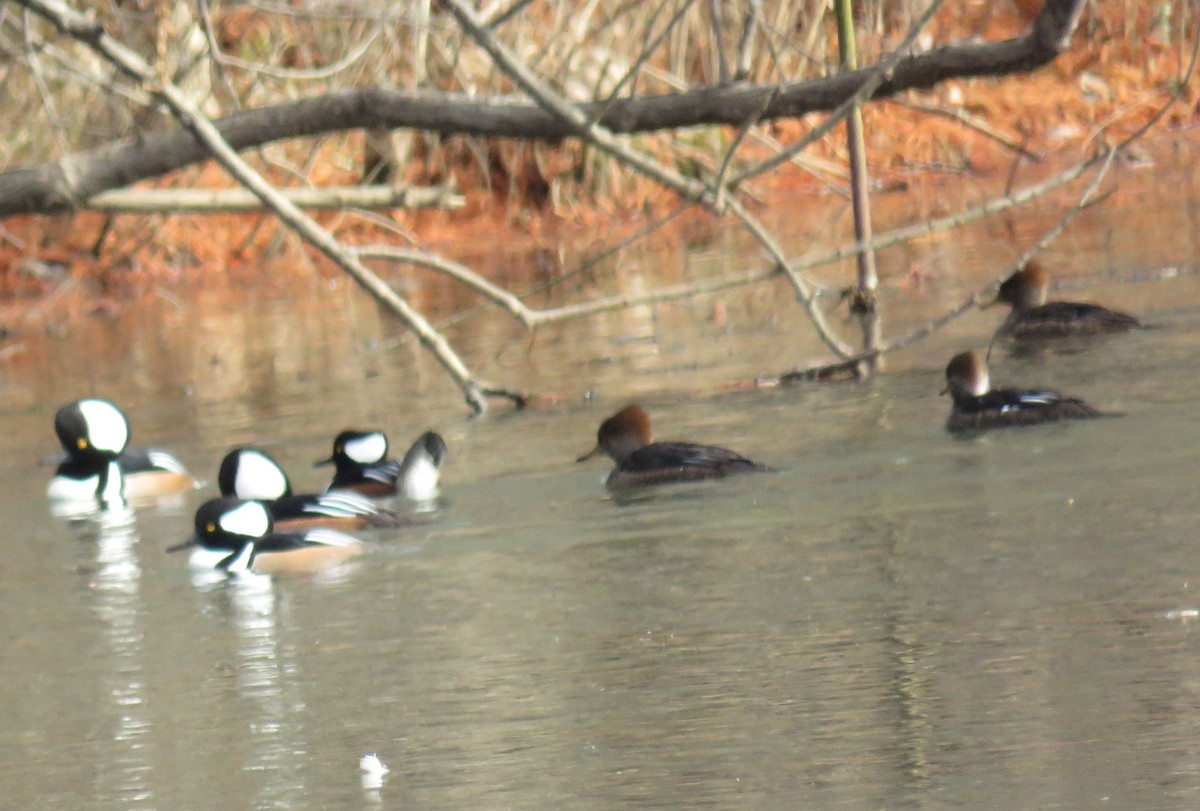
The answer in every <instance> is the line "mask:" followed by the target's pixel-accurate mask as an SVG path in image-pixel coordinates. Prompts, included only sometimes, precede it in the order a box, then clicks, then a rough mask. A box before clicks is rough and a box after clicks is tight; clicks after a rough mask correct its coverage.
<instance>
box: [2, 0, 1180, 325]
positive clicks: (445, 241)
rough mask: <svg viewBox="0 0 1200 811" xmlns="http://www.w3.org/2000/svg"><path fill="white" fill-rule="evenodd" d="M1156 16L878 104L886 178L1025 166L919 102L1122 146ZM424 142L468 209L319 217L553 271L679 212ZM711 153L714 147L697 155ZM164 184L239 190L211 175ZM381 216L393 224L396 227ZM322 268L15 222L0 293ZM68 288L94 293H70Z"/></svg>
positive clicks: (221, 220) (781, 173)
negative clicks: (1036, 65) (1050, 54)
mask: <svg viewBox="0 0 1200 811" xmlns="http://www.w3.org/2000/svg"><path fill="white" fill-rule="evenodd" d="M1154 6H1155V4H1146V3H1141V4H1137V3H1135V4H1133V5H1130V4H1129V3H1099V4H1097V3H1093V4H1089V5H1088V6H1087V7H1086V10H1085V12H1084V17H1083V19H1082V20H1081V23H1080V28H1079V31H1078V32H1077V33H1076V35H1075V38H1074V45H1073V47H1072V49H1071V50H1070V51H1069V52H1068V53H1066V54H1064V55H1063V56H1062V57H1061V58H1060V59H1059V60H1057V61H1056V62H1055V63H1054V64H1053V65H1051V66H1049V67H1048V68H1046V69H1043V70H1041V71H1038V72H1036V73H1034V74H1032V75H1027V76H1014V77H1006V78H998V79H981V80H961V81H951V82H947V83H945V84H943V85H941V86H939V87H938V88H936V89H934V90H932V91H929V92H927V93H923V94H913V95H912V96H911V97H907V98H900V99H896V100H894V101H890V102H887V103H883V104H878V105H872V106H870V107H869V108H868V109H867V110H866V114H865V120H866V124H867V133H868V147H869V153H870V163H871V170H872V172H873V174H875V175H876V176H877V177H880V178H882V179H883V180H884V182H885V186H890V187H893V188H894V187H898V186H903V187H904V188H906V189H908V192H909V193H910V194H916V193H919V192H920V191H922V190H928V189H933V188H936V184H937V183H938V182H939V180H938V179H939V178H940V177H942V175H941V174H939V173H930V174H926V175H922V174H921V167H938V168H939V169H945V168H947V167H949V168H957V169H958V170H962V171H967V172H970V173H972V174H974V175H976V176H978V175H987V174H989V173H990V174H996V175H1001V176H1002V175H1003V173H1005V172H1006V171H1007V170H1008V167H1009V166H1010V165H1011V162H1012V160H1013V153H1012V152H1011V151H1010V150H1009V149H1007V148H1006V147H1004V146H1001V145H1000V144H998V143H997V142H996V141H995V140H993V139H991V138H989V137H987V136H985V135H983V134H981V133H980V132H978V131H976V130H974V129H970V128H967V127H965V126H963V125H962V124H961V123H958V122H956V121H953V120H951V119H950V118H948V117H940V116H936V115H931V114H930V113H928V112H924V111H918V110H915V109H912V108H911V107H910V106H907V105H906V102H910V101H914V102H921V103H922V104H926V105H935V106H939V107H943V108H946V109H948V110H953V109H962V110H964V111H965V112H967V113H968V114H970V115H971V116H973V117H975V118H977V119H979V120H981V121H985V122H987V123H988V124H989V125H990V126H991V127H993V128H994V129H996V130H998V131H1000V132H1001V133H1004V134H1005V135H1006V136H1007V137H1009V138H1010V139H1012V140H1013V141H1015V142H1018V143H1022V144H1024V145H1025V146H1026V147H1027V148H1029V149H1032V150H1033V151H1035V152H1043V153H1053V152H1060V153H1063V152H1065V153H1067V154H1080V153H1082V152H1086V151H1089V150H1090V149H1091V148H1092V146H1093V144H1092V143H1091V142H1092V140H1093V139H1095V138H1101V137H1102V138H1104V139H1105V140H1108V141H1112V140H1115V139H1116V138H1119V137H1120V136H1121V135H1123V134H1125V133H1128V132H1130V131H1132V130H1133V129H1134V128H1136V127H1138V126H1140V125H1141V124H1143V123H1144V122H1145V121H1146V120H1148V118H1149V117H1150V116H1151V115H1152V114H1153V113H1154V111H1155V109H1156V108H1157V107H1158V106H1160V105H1161V104H1162V103H1163V102H1164V101H1165V99H1166V98H1167V96H1168V93H1169V90H1170V88H1171V86H1172V85H1173V83H1174V81H1175V80H1176V79H1177V73H1178V71H1179V70H1180V69H1181V65H1183V64H1184V62H1185V61H1186V59H1185V57H1186V55H1185V54H1181V53H1179V51H1178V48H1177V47H1174V45H1173V43H1169V42H1166V41H1163V38H1161V37H1159V36H1158V35H1157V34H1156V32H1155V31H1154V30H1153V21H1152V15H1153V13H1154ZM1040 7H1041V2H1040V0H1009V2H1008V3H955V4H947V6H946V7H945V8H944V9H943V10H942V11H941V12H940V13H939V14H938V16H937V17H936V18H935V19H934V21H933V23H932V25H931V26H930V34H931V35H932V37H933V39H934V41H953V40H955V39H960V38H962V37H963V36H966V35H977V36H980V37H982V38H985V39H989V40H998V39H1003V38H1006V37H1012V36H1016V35H1018V34H1019V33H1021V32H1022V31H1024V30H1025V29H1026V28H1027V26H1028V21H1029V20H1030V19H1032V18H1033V16H1035V15H1036V13H1037V11H1038V9H1039V8H1040ZM261 24H262V20H261V19H260V18H259V17H258V16H256V14H255V12H253V11H249V10H245V9H242V10H240V12H235V13H230V14H227V15H225V17H223V18H222V19H221V20H220V29H219V32H218V33H219V36H220V37H221V38H222V39H223V40H228V42H229V43H230V44H232V43H234V42H243V43H244V42H246V41H247V39H252V38H253V37H254V36H255V31H256V26H259V25H261ZM896 28H897V30H902V28H900V27H899V26H896ZM893 45H895V42H892V41H885V42H883V43H879V42H874V43H873V42H871V41H870V40H867V41H865V42H863V43H862V48H861V52H862V53H863V57H862V58H863V61H864V62H869V61H871V58H872V57H871V55H872V54H873V53H878V52H879V51H880V50H881V49H883V48H888V47H891V46H893ZM1196 96H1197V92H1196V80H1195V79H1193V80H1192V83H1191V86H1190V88H1189V90H1188V95H1187V97H1186V98H1185V100H1184V102H1183V103H1182V104H1179V105H1177V106H1176V108H1175V109H1174V111H1173V112H1172V114H1171V115H1170V116H1168V117H1167V118H1166V119H1165V122H1164V126H1167V127H1178V126H1184V125H1193V124H1194V123H1195V117H1196ZM810 125H811V122H809V121H781V122H776V123H774V124H772V125H770V127H769V128H768V129H769V131H770V132H771V134H772V135H773V137H774V138H775V139H777V140H779V141H782V142H785V143H786V142H789V141H792V140H794V139H796V138H798V137H799V136H801V135H802V134H804V133H805V132H806V131H807V130H808V129H809V127H810ZM732 137H733V133H732V131H729V132H727V133H725V134H724V139H723V142H724V143H728V142H729V140H730V139H731V138H732ZM713 143H716V142H715V141H714V142H713ZM359 146H360V144H359V141H358V140H357V139H351V146H350V149H349V150H347V148H346V142H345V141H342V142H340V143H337V144H335V143H334V142H332V141H329V142H325V143H324V144H323V145H322V146H320V147H318V150H319V151H318V154H317V156H316V157H315V159H313V160H311V161H310V162H309V163H310V165H311V166H312V167H313V168H312V170H311V172H310V180H311V181H312V182H313V183H315V184H318V185H325V184H349V183H354V182H356V181H357V180H358V176H357V175H358V166H357V156H359V155H361V154H362V150H361V148H359ZM413 147H414V148H413V152H412V156H411V159H410V161H409V164H408V168H407V176H406V177H405V180H406V181H408V182H411V183H415V184H439V183H443V182H445V181H446V180H447V179H448V178H453V180H454V182H455V184H456V185H457V187H458V188H459V189H462V190H463V194H464V196H465V198H466V205H465V207H463V208H462V209H460V210H458V211H455V212H445V211H433V210H424V211H396V212H388V213H381V214H380V215H379V216H378V217H375V218H373V219H372V218H365V217H360V216H356V215H352V214H339V213H321V214H318V215H316V216H317V218H318V220H320V221H321V222H322V223H323V224H324V225H326V226H327V227H329V228H331V229H333V230H334V231H335V232H336V233H337V235H338V236H339V238H341V239H343V240H345V241H346V242H350V243H359V244H361V243H366V242H391V243H395V242H397V241H399V240H400V239H401V237H398V236H397V234H406V235H410V236H411V239H412V240H414V241H415V242H416V243H418V244H419V245H421V246H423V247H426V248H429V249H432V250H436V251H439V252H441V253H444V254H446V255H448V256H451V257H453V258H457V259H460V260H462V261H465V262H468V263H470V264H472V265H473V266H475V267H477V268H480V269H481V270H484V272H486V270H487V269H488V268H489V267H490V266H491V265H492V263H494V262H496V261H498V260H497V257H496V253H497V252H496V246H497V244H498V243H499V244H500V245H501V246H502V247H503V248H505V249H506V250H509V251H512V252H513V254H514V255H522V254H523V255H526V256H528V257H532V261H531V264H534V265H537V264H544V263H545V262H546V261H551V262H553V261H556V260H555V259H554V257H556V256H557V245H558V244H560V242H561V241H562V240H563V239H574V238H575V237H577V236H579V235H580V234H583V235H585V236H586V235H594V234H598V233H602V234H604V235H605V237H606V238H610V239H611V238H616V237H617V236H618V235H619V234H620V233H622V232H630V231H632V230H633V229H634V228H636V227H638V226H640V225H641V224H643V223H644V222H646V221H647V220H648V219H649V218H650V217H652V216H655V215H657V214H661V213H664V212H665V211H667V210H669V209H670V208H671V207H673V206H674V205H675V204H676V202H677V201H676V200H675V199H674V198H673V197H672V195H671V194H669V193H668V192H665V191H663V190H662V189H661V188H659V187H657V186H655V185H654V184H651V183H650V182H648V181H645V180H642V179H639V178H636V177H631V176H630V175H629V174H628V173H626V172H624V170H617V169H597V168H595V158H594V156H591V155H589V154H588V152H587V151H586V150H584V149H583V148H582V147H581V146H580V145H579V144H578V143H576V142H570V141H568V142H565V143H563V144H559V145H553V146H552V145H546V144H521V143H514V142H511V141H491V142H485V144H484V148H483V149H482V150H480V149H477V148H475V147H471V146H468V145H467V144H466V143H465V142H464V141H463V140H462V139H453V138H451V139H446V140H445V141H444V142H443V143H441V144H439V145H438V146H437V147H436V148H428V147H427V142H426V141H425V140H423V139H422V138H419V137H418V138H414V139H413ZM688 149H691V152H688V151H686V150H684V149H682V148H681V149H680V150H679V151H678V152H668V151H664V152H663V153H662V154H661V155H660V157H661V158H662V159H664V160H673V161H675V162H676V163H677V165H681V163H680V161H682V160H683V159H684V158H687V159H688V160H691V156H692V154H693V153H695V154H698V155H700V157H699V158H698V161H699V165H701V166H702V167H706V168H708V169H711V168H712V166H715V165H716V162H717V161H718V160H719V152H718V151H717V149H716V147H714V146H707V147H693V146H692V145H691V144H689V145H688ZM704 149H708V152H707V153H704V154H700V153H703V152H704ZM335 150H341V151H340V152H335ZM768 154H770V151H769V150H768V149H767V148H766V147H764V146H762V145H760V144H756V143H755V142H754V141H752V140H747V141H746V142H745V143H744V144H743V147H742V152H741V153H740V156H741V157H742V158H743V159H745V160H751V159H754V158H758V157H765V156H767V155H768ZM809 154H811V155H813V156H816V157H821V158H825V159H829V160H833V161H834V162H838V163H842V162H844V144H843V140H842V136H841V134H840V133H838V134H836V135H835V136H833V137H827V138H826V139H825V140H824V141H823V142H821V143H820V144H817V145H815V146H814V147H813V148H812V149H811V150H810V152H809ZM589 161H591V162H592V163H591V164H588V163H587V162H589ZM705 161H708V164H707V165H706V164H705ZM605 173H607V174H605ZM267 175H268V178H269V179H271V180H273V181H275V182H277V183H281V184H283V183H290V182H293V178H291V177H288V176H285V175H284V174H283V173H282V172H279V171H274V170H267ZM599 175H604V178H603V179H601V178H599V177H598V176H599ZM825 182H831V181H830V180H829V179H828V178H821V179H819V180H818V179H816V178H814V176H813V175H812V174H809V173H808V172H806V171H803V170H801V169H798V168H795V167H785V168H782V169H780V170H778V171H776V172H774V173H773V174H771V175H768V176H764V177H762V178H758V179H756V180H755V181H754V183H753V191H754V193H755V194H756V195H759V196H760V197H761V198H765V199H768V200H769V199H771V198H774V197H776V196H786V195H788V194H791V193H793V192H795V191H797V190H802V189H806V188H813V187H816V186H818V185H819V184H820V183H825ZM832 182H838V183H840V182H842V181H839V180H836V179H835V180H833V181H832ZM152 185H158V186H162V187H169V186H203V187H223V186H229V185H231V184H230V182H229V181H228V179H227V178H226V177H225V176H224V174H223V173H222V172H221V171H220V170H219V169H217V168H216V167H215V166H212V165H209V166H205V167H202V168H200V169H194V170H189V171H187V172H183V173H180V174H179V175H177V176H175V177H172V178H168V179H164V180H163V181H161V182H159V183H157V184H152ZM381 218H382V220H384V221H390V222H391V223H392V224H393V225H394V228H381V227H380V224H379V222H380V219H381ZM670 227H671V229H674V230H673V231H670V232H668V235H667V236H668V237H669V238H668V239H662V240H661V241H662V242H674V243H676V244H677V243H678V240H679V239H684V240H686V239H690V238H693V237H696V236H697V235H701V236H702V235H703V234H704V233H705V232H706V231H708V230H710V229H711V228H712V223H711V220H710V219H709V218H708V217H707V215H705V214H703V213H702V212H698V211H697V212H691V213H689V214H688V215H687V216H686V217H681V218H679V219H677V220H675V221H674V222H673V223H672V225H671V226H670ZM660 239H661V238H660ZM317 258H318V257H316V256H315V254H314V252H313V250H312V249H311V248H308V247H306V246H304V245H303V244H302V243H300V242H299V240H297V239H294V238H292V237H290V236H288V235H287V234H286V233H285V232H284V231H283V230H282V229H281V227H280V226H279V225H278V224H277V223H276V222H275V221H274V220H273V219H272V218H270V217H267V216H264V215H257V214H255V215H205V216H153V217H149V216H131V215H129V216H121V217H116V218H114V219H113V220H112V221H111V222H109V221H108V220H107V218H105V217H102V216H100V215H97V214H79V215H75V216H67V215H63V216H59V217H50V218H46V217H18V218H14V219H11V220H8V221H7V222H5V223H3V230H0V299H3V300H4V301H7V302H9V305H10V308H12V307H16V308H18V309H27V307H26V305H28V304H29V303H30V302H31V301H37V300H39V299H41V298H43V297H45V296H47V295H48V294H50V293H52V292H54V295H55V296H56V298H55V299H54V300H53V301H52V302H51V303H52V304H53V305H54V306H57V307H60V308H62V309H64V310H65V311H67V312H70V311H73V310H74V309H91V310H95V309H100V310H104V309H105V308H109V307H112V306H117V303H119V302H120V301H123V300H128V299H130V298H133V297H136V296H139V295H145V294H147V292H148V291H151V290H154V289H158V288H161V287H162V286H163V285H167V286H169V287H189V286H204V287H206V288H208V287H221V286H223V285H243V284H249V283H253V284H255V285H260V286H261V285H263V284H267V285H270V284H275V285H278V286H279V289H280V290H284V289H286V287H287V285H288V284H289V282H290V281H294V280H295V278H296V277H295V275H294V274H296V273H302V274H305V275H307V274H309V273H310V268H311V267H313V266H315V267H317V268H318V269H320V272H324V273H331V272H332V271H331V270H330V269H329V266H328V264H327V263H325V262H321V261H316V262H314V260H315V259H317ZM63 279H71V280H74V281H76V282H79V283H80V284H78V285H75V286H73V287H72V286H68V287H67V288H64V287H63V285H62V281H63ZM55 291H57V292H55ZM0 315H2V313H0Z"/></svg>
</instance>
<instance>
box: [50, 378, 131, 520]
mask: <svg viewBox="0 0 1200 811" xmlns="http://www.w3.org/2000/svg"><path fill="white" fill-rule="evenodd" d="M54 433H56V434H57V435H58V441H59V442H60V443H61V444H62V447H63V450H64V451H65V452H66V455H67V458H66V460H65V461H64V462H62V464H60V465H59V466H58V470H56V471H55V473H54V478H52V479H51V480H50V485H49V487H47V489H46V495H47V496H48V497H49V498H50V499H51V500H52V501H58V502H71V503H74V504H80V505H91V509H110V508H116V507H124V506H125V499H124V489H125V485H124V479H123V477H122V475H121V467H120V465H119V464H118V463H117V459H118V458H119V457H120V456H121V454H122V453H123V452H124V451H125V446H126V445H127V444H128V443H129V420H127V419H126V418H125V415H124V414H122V413H121V409H119V408H117V407H116V406H115V405H113V404H112V403H110V402H108V401H107V400H97V399H87V400H75V401H74V402H71V403H67V404H66V405H64V406H63V407H62V408H60V409H59V410H58V413H56V414H55V415H54ZM84 511H86V510H84Z"/></svg>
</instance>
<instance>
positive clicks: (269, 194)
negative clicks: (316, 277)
mask: <svg viewBox="0 0 1200 811" xmlns="http://www.w3.org/2000/svg"><path fill="white" fill-rule="evenodd" d="M17 2H18V3H19V4H20V5H22V6H24V7H25V8H27V9H29V10H30V11H32V12H34V13H35V14H37V15H38V16H40V17H42V18H43V19H45V20H46V21H47V22H49V23H50V24H51V25H53V26H55V27H57V28H58V29H59V30H61V31H62V32H64V33H66V34H68V35H70V36H72V37H74V38H76V39H78V40H79V41H81V42H83V43H86V44H87V45H88V46H89V47H90V48H91V49H92V50H94V51H95V52H96V53H97V54H98V55H100V56H101V57H103V58H104V59H106V60H107V61H108V62H109V63H111V64H112V65H113V66H114V67H116V68H117V69H118V70H120V71H121V72H122V73H124V74H126V75H127V76H129V77H130V78H131V79H133V80H135V81H137V82H138V83H140V84H141V85H142V86H143V87H144V88H145V89H146V90H147V91H148V92H149V94H150V96H151V97H152V98H157V99H159V100H160V101H162V102H163V103H165V104H166V106H167V107H168V108H169V109H170V111H171V113H172V115H174V116H175V117H176V119H177V120H178V121H179V122H180V123H181V124H182V125H183V126H184V127H186V128H187V129H188V130H189V131H190V132H191V133H192V136H193V138H194V139H195V142H196V143H197V144H198V145H201V146H202V147H203V148H204V149H205V150H207V151H209V152H211V154H212V157H213V158H214V159H215V160H216V161H217V162H218V163H220V164H221V166H222V167H223V168H224V169H225V170H226V171H227V172H229V173H230V174H231V175H232V176H233V177H234V178H235V179H236V180H237V181H238V182H239V183H241V184H242V185H243V186H245V187H246V188H247V189H249V190H251V191H252V192H253V193H254V194H255V195H256V196H257V197H258V198H259V199H261V200H262V201H263V203H264V205H266V206H267V207H269V208H270V209H271V210H272V211H274V212H275V214H276V215H277V216H278V217H279V219H280V220H282V221H283V223H284V224H285V225H287V226H288V227H289V228H291V229H292V230H294V231H296V232H297V233H298V234H300V236H302V237H303V238H304V239H305V240H306V241H307V242H309V243H310V244H312V245H313V246H314V247H316V248H317V249H318V250H320V251H321V252H322V253H323V254H325V256H326V257H328V258H329V259H330V260H331V261H333V262H334V263H335V264H336V265H337V266H338V267H340V268H341V269H342V270H344V271H345V272H346V273H347V274H349V275H350V277H351V278H353V279H354V280H355V281H356V282H358V284H359V285H360V286H361V287H362V288H363V289H365V290H366V291H367V292H368V293H369V294H370V295H371V296H372V297H373V298H374V299H375V300H376V301H378V302H379V303H380V304H382V305H383V306H384V307H385V308H386V309H387V310H389V311H391V312H392V314H394V315H395V316H397V317H398V318H399V319H400V320H401V321H403V322H404V324H405V326H407V327H408V328H409V330H411V331H412V332H413V333H414V334H416V335H417V337H418V339H419V340H420V341H421V343H423V344H424V345H425V346H426V348H427V349H429V350H430V352H432V353H433V355H434V357H435V358H437V360H438V362H439V363H440V364H441V366H442V368H443V369H445V370H446V372H447V373H448V374H449V375H450V376H451V378H453V380H454V381H455V383H457V384H458V386H459V387H460V388H461V389H462V392H463V395H464V397H465V399H466V401H467V404H468V405H469V406H470V407H471V409H472V411H474V412H475V413H477V414H479V413H483V412H484V411H486V409H487V401H486V399H485V396H486V394H485V392H493V393H496V394H499V395H501V396H506V397H509V398H510V399H513V400H514V401H516V402H518V403H520V402H522V401H523V399H522V398H519V397H518V396H517V395H514V394H513V393H512V392H507V391H505V390H502V389H497V388H495V387H492V386H488V385H485V384H481V383H480V382H478V381H476V380H475V378H474V376H473V375H472V374H471V372H470V370H469V369H468V368H467V367H466V365H465V364H464V363H463V362H462V360H461V359H460V358H459V357H458V355H457V354H456V353H455V352H454V350H453V348H452V347H451V346H450V344H449V342H447V341H446V339H445V338H444V337H443V336H442V334H441V333H439V332H438V331H437V330H435V329H434V328H433V327H432V326H431V325H430V324H429V322H428V321H426V320H425V318H424V317H423V316H422V315H421V314H420V313H419V312H417V311H416V310H415V309H413V307H412V306H411V305H410V304H409V303H408V302H407V301H405V300H404V299H403V298H401V297H400V296H399V295H397V294H396V292H395V291H394V290H392V288H391V287H389V286H388V285H387V284H386V283H385V282H384V281H383V280H382V279H380V278H379V277H378V276H376V275H375V274H374V273H372V272H371V271H370V270H369V269H368V268H367V267H366V266H364V265H363V264H362V262H361V261H360V260H359V259H358V258H357V257H355V256H354V255H353V254H352V253H351V252H347V251H346V250H344V249H343V248H342V246H341V245H340V244H339V243H338V241H337V239H336V238H334V236H333V235H332V234H331V233H329V231H327V230H326V229H324V228H322V227H321V226H320V225H319V224H317V223H316V222H315V221H314V220H313V219H312V218H310V217H309V216H308V215H306V214H305V213H304V212H302V211H301V210H300V209H298V208H297V207H296V206H295V205H293V204H292V203H291V202H290V201H289V200H288V199H287V198H286V197H284V196H283V195H281V194H280V193H279V192H278V191H276V190H275V189H274V188H273V187H272V186H271V185H270V184H269V183H267V181H266V180H265V179H263V177H262V175H260V174H258V173H257V172H256V171H254V169H253V168H251V167H250V166H249V165H248V164H247V163H246V162H245V161H243V160H242V159H241V158H240V157H238V155H237V153H236V152H235V151H234V150H233V148H232V147H231V146H230V145H229V144H228V143H226V142H225V141H224V140H223V139H222V138H221V133H220V132H219V131H218V130H217V128H216V127H215V126H214V125H213V123H212V122H211V121H209V120H208V118H206V117H205V116H204V114H203V113H202V112H201V111H200V110H199V108H198V107H197V106H196V104H195V103H193V102H192V101H191V100H190V99H189V98H188V97H187V96H186V95H185V94H184V93H183V92H182V91H181V90H180V89H179V88H178V87H176V86H175V85H174V84H172V83H171V82H169V81H167V80H165V78H163V77H161V76H158V75H156V74H155V72H154V70H153V68H152V67H151V66H150V65H149V64H148V63H147V62H146V61H145V60H144V59H142V57H141V56H139V55H138V54H137V53H136V52H134V51H132V50H130V49H129V48H127V47H126V46H125V45H123V44H122V43H120V42H119V41H117V40H115V39H113V38H112V37H110V36H109V35H108V34H107V33H106V32H105V30H104V28H103V27H102V26H100V25H98V24H97V23H96V22H94V21H93V20H91V19H89V18H88V17H86V16H85V15H83V14H80V13H79V12H78V11H76V10H75V9H73V8H71V7H70V6H68V5H66V4H65V3H63V2H61V0H17Z"/></svg>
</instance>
